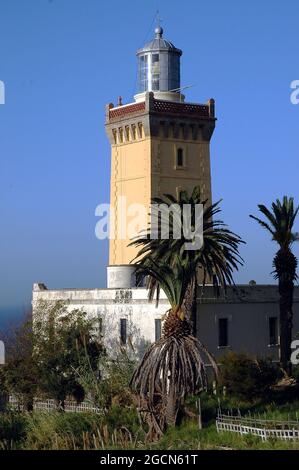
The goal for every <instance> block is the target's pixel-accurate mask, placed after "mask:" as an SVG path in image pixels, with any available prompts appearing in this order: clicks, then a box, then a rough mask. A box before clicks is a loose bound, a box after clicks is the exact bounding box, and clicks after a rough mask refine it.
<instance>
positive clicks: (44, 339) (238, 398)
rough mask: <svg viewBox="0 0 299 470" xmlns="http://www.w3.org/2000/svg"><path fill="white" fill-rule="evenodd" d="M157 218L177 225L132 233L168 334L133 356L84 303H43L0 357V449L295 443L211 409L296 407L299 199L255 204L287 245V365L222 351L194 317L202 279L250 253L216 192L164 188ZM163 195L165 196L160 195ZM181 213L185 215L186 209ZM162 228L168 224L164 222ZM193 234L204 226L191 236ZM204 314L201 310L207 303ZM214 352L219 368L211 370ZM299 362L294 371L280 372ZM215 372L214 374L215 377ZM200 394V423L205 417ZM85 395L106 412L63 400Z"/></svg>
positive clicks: (223, 274) (293, 412)
mask: <svg viewBox="0 0 299 470" xmlns="http://www.w3.org/2000/svg"><path fill="white" fill-rule="evenodd" d="M153 202H154V203H158V204H160V205H161V203H163V204H164V206H162V207H164V212H163V210H162V214H161V225H160V227H163V222H168V217H169V209H170V208H172V210H173V206H175V207H177V208H178V209H179V212H176V210H174V211H172V213H171V216H170V237H168V238H165V237H164V238H163V237H162V236H160V237H159V236H158V237H156V238H152V237H151V236H150V232H149V231H147V232H145V233H142V234H141V235H140V237H138V238H137V239H136V240H134V241H133V242H132V243H133V244H134V245H135V246H137V247H138V248H139V253H138V256H137V259H136V260H135V264H136V274H137V277H138V279H139V280H144V278H146V280H147V287H148V290H149V300H154V298H155V297H156V302H158V301H159V294H160V291H161V290H163V291H164V293H165V294H166V296H167V298H168V301H169V304H170V309H169V310H168V311H167V312H165V320H164V324H163V332H162V337H161V339H159V340H158V341H157V342H155V343H154V344H152V345H150V346H149V348H148V350H147V351H146V353H145V355H144V357H143V358H142V360H141V361H140V362H139V363H137V362H136V358H134V354H131V353H132V351H129V350H128V349H126V348H124V347H122V348H120V349H119V352H118V353H117V352H116V351H115V354H114V357H113V358H111V357H108V355H107V354H106V351H105V348H104V344H103V338H101V336H100V335H99V334H98V331H97V325H96V323H95V320H91V319H90V318H88V316H87V315H86V313H85V312H83V311H81V310H73V311H70V309H69V308H68V306H67V305H66V304H64V303H61V302H58V303H57V302H56V303H53V304H49V303H47V304H40V305H38V308H37V309H36V311H35V316H34V321H33V320H32V318H30V317H29V318H28V319H27V320H26V321H25V322H24V323H23V324H22V325H21V326H20V327H18V328H16V329H15V330H14V331H12V332H11V334H10V335H9V337H7V338H5V342H6V345H7V364H6V365H5V366H4V367H1V368H0V408H2V412H1V413H0V448H2V449H118V448H121V449H151V448H152V449H214V448H215V449H219V448H233V449H255V448H260V449H262V448H265V449H279V448H281V449H284V448H296V449H299V443H297V442H294V443H286V442H281V441H278V440H275V439H272V440H268V441H267V442H261V440H260V439H259V438H255V437H253V436H245V437H244V436H243V437H242V436H238V435H236V434H235V435H233V434H230V433H221V434H218V433H217V431H216V427H215V417H216V414H217V409H219V406H220V407H221V409H223V410H225V409H234V410H238V412H240V413H242V414H243V415H244V414H245V415H246V413H248V412H249V411H250V412H251V413H252V414H255V413H258V414H259V413H263V414H264V415H265V417H267V418H268V419H270V418H276V419H278V418H280V419H284V418H285V417H288V418H289V417H290V416H291V417H292V418H293V419H296V420H297V418H298V415H299V402H298V401H297V400H298V396H299V368H296V367H293V368H292V367H291V364H290V351H291V349H290V345H291V343H290V341H291V339H292V334H293V331H292V316H293V312H292V304H293V291H294V282H295V280H296V279H297V275H296V269H297V259H296V257H295V256H294V254H293V253H292V250H291V248H292V244H293V243H294V242H295V241H297V240H298V234H297V233H295V232H294V230H293V227H294V223H295V219H296V216H297V214H298V211H299V208H295V207H294V202H293V199H292V198H287V197H285V198H284V199H283V201H282V202H280V201H279V200H277V201H276V202H275V203H273V205H272V212H271V211H270V210H268V209H267V208H266V207H265V206H263V205H260V206H259V209H260V211H261V212H262V213H263V214H264V216H265V217H266V219H267V220H268V221H267V222H265V221H263V220H261V219H259V218H257V217H255V216H252V217H253V218H254V219H255V220H257V221H258V222H259V224H260V225H261V226H262V227H264V228H265V229H267V231H269V232H270V233H271V236H272V239H273V240H274V241H275V242H277V243H278V245H279V250H278V252H277V254H276V256H275V258H274V261H273V265H274V269H275V270H274V276H275V278H277V279H278V282H279V293H280V303H279V305H280V365H277V364H274V363H272V362H271V361H270V360H268V359H265V358H263V359H261V358H256V357H249V356H247V355H246V354H237V353H235V352H230V353H228V354H226V355H224V356H223V357H222V358H220V360H219V361H217V362H218V363H216V360H215V359H214V358H213V356H212V355H211V354H210V352H209V351H208V350H207V349H206V348H205V346H204V345H203V344H202V343H201V341H200V330H199V329H198V325H196V315H195V312H196V307H197V291H198V284H199V283H201V284H202V286H203V288H204V287H205V285H206V283H207V282H209V283H212V284H213V285H214V288H215V293H216V294H220V292H222V293H223V294H224V295H225V291H226V288H227V286H228V285H230V284H233V282H234V281H233V273H234V271H235V270H237V269H238V267H239V266H240V265H241V264H242V262H243V260H242V258H241V257H240V254H239V247H240V245H241V244H242V243H243V241H242V240H241V238H240V237H239V236H238V235H236V234H235V233H233V232H231V231H230V230H229V229H228V227H227V226H226V225H225V224H224V223H223V222H222V221H221V220H218V214H219V212H220V207H219V203H216V204H213V205H210V204H209V202H208V201H206V200H205V201H202V200H201V194H200V190H199V188H195V189H194V191H193V193H192V194H191V196H189V195H188V194H187V193H186V192H184V191H183V192H181V193H180V194H179V196H178V198H177V199H176V198H174V197H173V196H171V195H165V197H164V199H155V200H154V201H153ZM186 204H188V205H189V207H191V211H190V213H189V222H190V224H191V230H192V231H193V232H194V233H196V223H197V217H198V213H197V211H196V206H197V205H198V204H202V205H203V220H202V223H203V225H202V228H203V236H202V238H201V239H200V240H196V239H195V240H194V242H199V245H198V244H197V245H196V249H195V250H191V251H190V250H186V249H185V243H187V242H188V241H189V240H188V237H187V236H186V237H185V236H183V237H180V238H177V237H176V236H175V233H176V231H177V229H178V227H180V228H181V227H182V223H183V222H182V219H181V215H182V213H183V211H182V209H183V207H184V206H185V205H186ZM160 207H161V206H160ZM178 214H180V215H178ZM160 235H161V233H160ZM195 238H196V237H195ZM199 315H200V311H199ZM206 360H208V361H209V362H210V364H211V365H212V368H213V370H214V374H215V375H214V379H213V378H211V377H210V376H208V374H207V373H206V370H205V366H204V364H205V361H206ZM291 374H292V380H289V381H287V382H284V381H283V380H282V379H283V378H285V377H286V376H288V378H289V379H290V376H291ZM213 380H214V384H213V386H212V381H213ZM9 394H12V395H14V396H16V397H17V399H18V401H19V403H20V404H22V405H23V407H24V409H25V410H27V411H25V412H16V411H15V410H13V409H12V408H10V406H9V405H7V402H6V400H5V398H6V397H7V396H8V395H9ZM35 396H39V397H41V398H52V399H53V398H54V399H55V401H56V403H57V411H54V412H51V413H46V412H39V411H33V400H34V397H35ZM199 397H200V399H201V410H202V412H201V417H202V422H203V429H199V426H198V419H199V417H198V398H199ZM67 398H72V399H73V400H76V401H77V402H78V403H79V402H81V401H82V400H83V399H88V400H89V401H90V402H91V403H92V404H93V405H95V406H96V407H97V408H98V409H99V410H100V412H99V413H80V414H79V413H66V412H64V402H65V400H66V399H67Z"/></svg>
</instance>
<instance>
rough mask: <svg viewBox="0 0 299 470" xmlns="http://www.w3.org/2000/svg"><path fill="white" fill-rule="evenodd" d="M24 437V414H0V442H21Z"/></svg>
mask: <svg viewBox="0 0 299 470" xmlns="http://www.w3.org/2000/svg"><path fill="white" fill-rule="evenodd" d="M25 436H26V416H25V414H21V413H16V412H8V413H0V441H8V442H11V441H14V442H19V441H22V440H23V439H24V438H25Z"/></svg>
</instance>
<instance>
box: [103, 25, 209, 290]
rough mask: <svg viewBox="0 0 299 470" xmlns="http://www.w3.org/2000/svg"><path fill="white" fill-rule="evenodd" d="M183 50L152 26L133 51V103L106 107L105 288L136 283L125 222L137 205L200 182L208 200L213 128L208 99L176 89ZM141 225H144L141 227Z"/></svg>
mask: <svg viewBox="0 0 299 470" xmlns="http://www.w3.org/2000/svg"><path fill="white" fill-rule="evenodd" d="M181 55H182V51H181V50H180V49H177V48H176V47H175V46H174V45H173V44H172V43H171V42H169V41H167V40H166V39H164V37H163V29H162V28H161V27H160V26H159V27H157V28H156V29H155V35H154V38H153V40H152V41H150V42H149V43H148V44H146V45H145V46H144V47H143V48H142V49H139V50H138V51H137V60H138V89H137V94H136V95H135V96H134V102H133V103H129V104H122V102H121V100H119V103H118V105H117V106H114V105H113V104H109V105H107V107H106V131H107V135H108V138H109V141H110V144H111V189H110V204H111V208H112V211H111V214H110V224H111V226H112V227H113V236H112V237H111V238H110V244H109V266H108V268H107V269H108V287H114V288H128V287H132V286H133V285H134V276H133V274H132V273H133V267H132V265H130V262H131V261H132V260H133V259H134V257H135V256H136V254H137V250H136V248H135V247H130V246H128V244H129V243H130V231H128V232H129V233H127V231H126V228H127V227H128V226H129V225H130V224H131V223H132V219H133V218H134V216H136V214H135V213H134V208H136V207H138V206H143V207H144V208H145V211H146V213H148V212H149V206H150V202H151V199H152V198H153V197H157V196H163V194H165V193H170V194H173V195H175V196H176V195H177V194H178V193H179V191H180V190H182V189H185V190H187V191H189V192H190V191H192V190H193V188H194V186H196V185H199V186H200V187H201V190H202V196H203V198H205V199H209V200H210V201H211V198H212V195H211V172H210V139H211V137H212V134H213V131H214V128H215V112H214V107H215V106H214V100H213V99H210V100H209V101H208V102H207V103H206V104H198V103H189V102H186V101H185V97H184V95H183V94H182V93H181V88H180V87H181V82H180V58H181ZM145 228H146V223H145V226H144V227H140V230H141V229H145Z"/></svg>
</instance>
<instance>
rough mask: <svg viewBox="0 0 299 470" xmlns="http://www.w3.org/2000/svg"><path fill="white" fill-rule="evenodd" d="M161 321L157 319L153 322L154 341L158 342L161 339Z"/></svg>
mask: <svg viewBox="0 0 299 470" xmlns="http://www.w3.org/2000/svg"><path fill="white" fill-rule="evenodd" d="M161 329H162V328H161V320H160V318H157V319H156V320H155V341H158V339H160V338H161Z"/></svg>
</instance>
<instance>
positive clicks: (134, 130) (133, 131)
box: [132, 124, 136, 140]
mask: <svg viewBox="0 0 299 470" xmlns="http://www.w3.org/2000/svg"><path fill="white" fill-rule="evenodd" d="M132 135H133V140H136V126H135V124H133V125H132Z"/></svg>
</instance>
